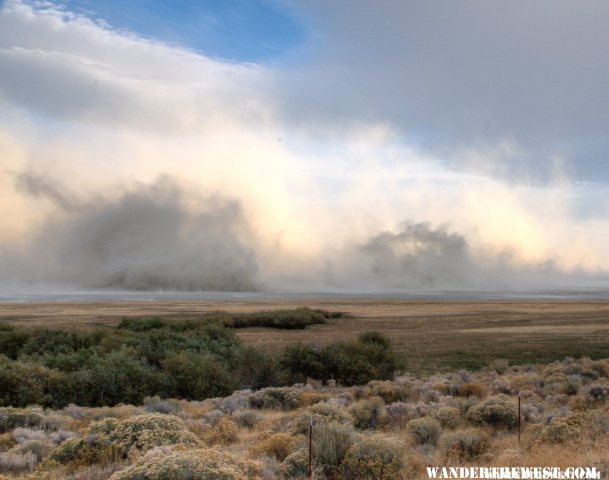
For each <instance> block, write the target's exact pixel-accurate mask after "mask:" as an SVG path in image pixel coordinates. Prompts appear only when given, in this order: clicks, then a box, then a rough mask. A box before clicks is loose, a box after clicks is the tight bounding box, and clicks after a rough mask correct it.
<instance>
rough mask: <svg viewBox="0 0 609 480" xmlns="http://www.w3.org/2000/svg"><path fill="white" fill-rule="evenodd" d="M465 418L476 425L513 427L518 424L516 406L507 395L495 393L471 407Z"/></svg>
mask: <svg viewBox="0 0 609 480" xmlns="http://www.w3.org/2000/svg"><path fill="white" fill-rule="evenodd" d="M467 419H468V420H469V421H470V422H471V423H474V424H476V425H490V426H493V427H496V428H508V429H509V428H514V427H516V426H517V425H518V408H517V407H516V405H515V404H514V403H513V402H512V400H511V399H510V397H508V396H507V395H503V394H502V395H496V396H494V397H490V398H488V399H487V400H484V401H482V402H480V403H478V404H476V405H474V406H473V407H471V408H470V409H469V410H468V411H467Z"/></svg>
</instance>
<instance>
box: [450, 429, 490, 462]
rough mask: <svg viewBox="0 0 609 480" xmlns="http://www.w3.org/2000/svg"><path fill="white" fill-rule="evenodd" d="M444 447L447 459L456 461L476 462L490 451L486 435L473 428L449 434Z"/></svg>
mask: <svg viewBox="0 0 609 480" xmlns="http://www.w3.org/2000/svg"><path fill="white" fill-rule="evenodd" d="M443 445H444V451H445V454H446V458H447V459H455V460H469V461H471V460H476V459H477V458H479V457H480V456H482V455H484V454H485V453H486V452H488V450H489V440H488V436H487V435H486V433H484V432H482V431H480V430H477V429H473V428H472V429H468V430H460V431H457V432H453V433H450V434H448V435H447V436H446V438H445V439H444V442H443Z"/></svg>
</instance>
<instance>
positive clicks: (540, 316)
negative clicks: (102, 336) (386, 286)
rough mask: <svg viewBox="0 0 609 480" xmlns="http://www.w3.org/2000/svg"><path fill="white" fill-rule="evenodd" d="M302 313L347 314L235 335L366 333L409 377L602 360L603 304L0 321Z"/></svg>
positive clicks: (33, 319)
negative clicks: (389, 348)
mask: <svg viewBox="0 0 609 480" xmlns="http://www.w3.org/2000/svg"><path fill="white" fill-rule="evenodd" d="M300 306H308V307H311V308H323V309H326V310H334V311H341V312H346V313H348V314H350V318H347V319H336V320H332V321H330V323H328V324H326V325H315V326H312V327H309V328H307V329H306V330H276V329H270V328H246V329H241V330H239V332H238V335H239V336H240V337H241V338H242V339H243V340H244V341H245V342H247V343H249V344H252V345H256V346H260V347H263V348H268V349H272V350H278V349H280V348H282V347H284V346H285V345H287V344H289V343H293V342H298V341H301V342H305V343H316V344H322V345H325V344H328V343H330V342H333V341H336V340H351V339H354V338H356V337H357V336H358V335H359V334H360V333H362V332H364V331H368V330H378V331H379V332H381V333H383V334H384V335H386V336H387V337H389V338H390V339H391V341H392V342H393V345H394V347H395V348H396V350H397V351H398V352H400V354H401V355H403V356H404V358H405V359H406V361H407V365H408V370H409V371H411V372H413V373H421V374H430V373H435V372H437V371H449V370H455V369H459V368H469V369H476V368H480V367H483V366H486V365H488V364H489V362H491V361H492V360H494V359H496V358H504V359H507V360H509V361H511V362H512V363H520V364H522V363H527V362H531V363H533V362H535V363H537V362H547V361H552V360H556V359H562V358H565V357H574V358H579V357H582V356H587V357H591V358H609V302H567V301H565V302H545V301H526V302H524V301H486V302H469V301H467V302H465V301H463V302H455V301H446V302H438V301H434V302H412V301H364V300H360V301H353V300H318V301H310V300H307V301H306V302H298V301H264V302H263V301H259V302H244V301H205V302H169V301H163V302H161V301H158V302H83V303H45V304H0V322H8V323H12V324H17V325H22V326H25V325H30V326H45V327H63V328H65V327H81V328H83V327H87V326H93V325H102V326H103V325H114V324H116V323H118V322H119V321H120V320H121V319H122V318H127V317H161V318H198V317H200V316H202V315H203V314H205V313H209V312H214V311H229V312H249V311H261V310H273V309H280V308H294V307H300Z"/></svg>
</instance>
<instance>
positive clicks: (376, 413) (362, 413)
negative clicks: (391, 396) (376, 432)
mask: <svg viewBox="0 0 609 480" xmlns="http://www.w3.org/2000/svg"><path fill="white" fill-rule="evenodd" d="M349 413H351V415H352V416H353V424H354V425H355V427H356V428H359V429H362V430H364V429H374V428H377V427H378V426H379V425H380V424H381V423H382V422H383V420H384V419H385V416H386V414H385V404H384V403H383V400H382V399H381V398H380V397H372V398H370V399H368V400H360V401H359V402H356V403H354V404H353V406H352V407H351V409H350V410H349Z"/></svg>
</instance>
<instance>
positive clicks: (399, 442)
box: [0, 302, 609, 480]
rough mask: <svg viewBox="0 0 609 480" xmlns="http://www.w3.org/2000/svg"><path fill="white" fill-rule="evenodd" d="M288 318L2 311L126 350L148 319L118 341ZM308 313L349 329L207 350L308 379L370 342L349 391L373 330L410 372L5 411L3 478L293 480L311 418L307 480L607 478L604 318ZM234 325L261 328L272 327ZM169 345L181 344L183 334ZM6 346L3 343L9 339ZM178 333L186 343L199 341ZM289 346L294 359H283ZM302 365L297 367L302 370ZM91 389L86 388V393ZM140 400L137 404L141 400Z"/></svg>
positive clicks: (211, 307) (233, 308) (1, 423)
mask: <svg viewBox="0 0 609 480" xmlns="http://www.w3.org/2000/svg"><path fill="white" fill-rule="evenodd" d="M297 306H299V305H295V304H290V303H289V302H282V303H277V304H272V305H270V304H268V303H262V304H256V305H252V304H246V303H244V304H235V303H231V304H225V303H224V304H219V303H218V302H209V303H208V304H183V303H181V304H171V303H165V304H150V305H149V304H145V305H144V304H105V305H96V304H80V305H78V304H74V305H38V306H35V305H34V306H32V305H27V306H7V305H4V306H0V318H2V319H3V320H4V323H5V324H7V323H9V324H14V325H19V326H20V327H23V326H24V325H29V326H37V327H41V326H45V327H52V328H61V329H65V328H66V327H67V326H70V328H73V327H74V325H75V324H76V323H78V324H79V325H80V326H81V327H82V326H84V327H86V328H80V329H77V331H80V332H84V333H83V335H85V336H86V335H89V334H92V332H94V331H95V330H97V328H92V327H93V326H94V325H98V326H99V325H100V324H101V329H100V331H102V332H105V333H104V334H103V335H105V336H109V337H108V338H115V337H116V336H117V335H118V338H121V339H122V338H123V337H124V338H125V339H131V340H133V339H136V338H147V337H146V336H147V335H148V336H149V335H152V333H150V332H151V330H149V328H150V327H154V328H153V330H154V329H155V328H156V327H155V322H158V321H157V320H150V321H151V322H153V323H152V325H150V324H148V323H146V322H144V323H141V322H138V321H135V322H134V321H130V320H126V321H125V322H123V324H122V327H117V329H116V330H114V329H112V328H108V326H110V325H114V326H117V325H119V323H120V320H121V319H124V318H127V319H129V318H135V317H142V316H144V317H150V316H152V315H151V314H153V313H154V315H155V316H158V317H160V318H162V319H163V322H165V323H166V325H168V326H166V327H163V328H166V329H169V330H171V329H172V328H173V329H174V330H175V328H174V327H172V325H174V323H173V321H174V320H178V319H179V320H184V319H187V320H188V319H197V318H200V317H201V315H202V314H208V313H211V312H217V311H218V310H226V311H229V312H237V313H239V314H240V315H241V314H244V313H246V312H249V311H262V310H270V309H273V308H282V309H288V308H293V307H297ZM310 306H311V307H312V308H314V309H321V308H323V309H327V310H328V311H335V312H336V311H342V312H345V313H347V314H348V315H347V316H344V317H342V318H329V317H332V316H324V318H323V319H320V320H319V321H314V322H309V321H308V320H306V322H305V323H306V325H303V326H304V327H306V328H304V329H300V328H301V326H297V327H289V328H287V329H277V327H276V328H273V329H270V328H264V327H254V328H251V327H248V328H238V329H236V330H233V329H231V331H232V332H233V333H228V332H225V331H224V330H222V332H224V333H223V334H222V336H220V337H218V336H217V335H215V336H214V338H216V339H217V338H221V339H222V341H223V342H225V343H226V342H227V341H229V343H228V344H229V345H231V349H230V352H233V353H231V355H233V356H235V355H236V356H235V359H234V360H235V362H237V363H239V362H241V360H240V359H241V356H240V355H241V353H240V352H242V350H241V349H242V348H243V347H242V346H240V345H241V344H240V343H239V342H238V341H236V340H235V339H236V338H237V337H238V338H239V339H241V340H242V341H243V342H245V345H248V344H249V345H255V346H256V348H264V349H266V350H267V351H269V352H271V353H272V354H273V355H280V357H277V358H280V360H281V361H279V360H278V362H279V363H277V364H276V365H278V366H280V367H281V368H282V369H285V371H286V372H287V371H288V370H293V371H294V372H297V371H300V370H298V369H299V368H301V369H302V368H304V370H303V371H307V372H308V371H315V368H325V369H327V368H326V367H327V364H328V359H335V357H336V355H335V354H334V353H333V350H332V348H334V347H333V346H332V343H333V342H336V341H337V340H341V341H352V342H355V339H356V338H358V336H360V338H364V339H365V340H366V341H365V342H364V343H363V344H358V343H357V342H355V343H351V344H348V345H347V347H344V346H343V347H341V348H342V350H341V353H342V354H343V355H346V356H345V359H347V360H349V361H347V362H345V363H344V365H343V364H340V369H339V370H340V371H341V372H343V371H345V372H346V373H345V375H346V376H345V379H350V380H349V381H350V382H354V383H359V382H357V381H356V380H357V379H356V378H355V377H354V376H353V372H351V371H350V370H348V369H347V370H345V368H346V367H348V366H349V365H351V363H352V361H351V360H350V359H352V358H355V357H356V356H361V355H362V352H364V353H365V355H364V357H362V358H368V359H371V358H373V357H374V356H375V355H377V354H378V350H379V349H376V350H375V349H372V350H370V351H369V348H372V347H371V345H372V346H373V345H381V346H382V341H383V340H382V338H376V337H374V335H372V336H370V337H369V338H366V337H365V336H364V337H361V335H362V334H363V333H364V332H366V331H371V330H377V331H380V332H382V334H384V335H385V336H386V337H388V338H390V339H391V340H392V344H393V346H394V347H395V348H396V350H397V351H398V353H399V354H400V355H401V356H402V357H403V358H404V359H405V360H406V371H407V372H408V373H406V374H401V375H398V376H397V377H396V378H394V379H393V380H384V381H380V380H375V381H372V382H368V383H366V384H364V385H359V386H350V387H345V386H340V385H337V384H336V382H334V381H327V382H324V383H322V382H319V381H315V380H309V381H308V382H307V383H306V384H304V383H301V384H296V385H291V386H284V387H269V388H262V389H258V390H255V391H252V390H239V391H236V392H234V393H233V394H232V395H230V396H227V397H220V398H209V399H205V400H200V401H196V400H193V399H192V398H201V397H196V396H194V395H192V394H188V395H184V396H185V397H187V398H190V400H187V399H163V398H159V397H155V396H152V397H148V398H146V399H145V400H144V401H143V403H142V404H141V405H125V404H118V405H114V406H101V407H95V408H94V407H83V406H77V405H68V406H65V407H63V408H60V407H62V406H63V405H65V404H66V403H67V402H66V403H63V404H62V405H61V404H60V403H58V404H56V405H55V407H54V408H50V406H51V405H53V402H51V401H50V400H49V402H47V403H46V405H47V407H40V406H28V407H25V408H13V407H9V406H5V407H0V480H6V479H13V478H15V479H16V478H20V479H22V480H35V479H40V480H59V479H66V480H165V479H169V478H171V479H174V480H186V479H188V480H202V479H208V480H216V479H217V480H233V479H244V480H245V479H254V480H256V479H259V480H263V479H269V480H270V479H284V478H287V479H290V478H294V479H298V478H304V476H305V474H306V466H307V451H306V447H307V437H306V435H307V432H308V425H309V422H310V420H311V419H313V421H314V436H313V459H314V477H315V478H318V479H324V478H325V479H343V478H345V479H411V478H415V479H416V478H427V475H426V473H425V467H426V466H451V465H455V466H457V465H458V466H465V465H475V466H483V465H488V466H536V467H538V466H558V467H571V466H586V467H590V466H596V467H598V468H599V469H600V470H601V471H603V472H604V475H609V463H608V457H607V452H608V451H609V360H608V358H609V322H608V321H607V320H608V318H609V304H607V303H583V302H582V303H563V304H556V303H552V304H550V303H543V302H530V303H517V302H503V303H500V302H488V303H468V302H461V303H455V302H446V303H434V304H431V303H412V302H383V303H374V302H357V303H348V302H331V303H311V304H310ZM305 314H306V315H305V316H306V317H307V318H308V317H309V316H310V312H305ZM56 315H59V316H56ZM282 315H283V314H281V315H279V316H280V317H281V316H282ZM337 316H338V315H337ZM238 318H245V319H247V321H250V320H251V319H253V322H261V321H263V322H266V323H268V320H267V319H266V316H265V315H254V316H252V315H250V314H246V315H241V316H239V317H238ZM273 318H276V317H273ZM299 318H300V317H299ZM260 319H263V320H260ZM216 320H218V318H216ZM220 320H221V323H222V324H224V325H229V324H227V323H226V322H225V321H224V320H223V319H222V318H220ZM168 321H169V323H167V322H168ZM273 321H274V320H273ZM288 324H290V325H292V324H293V322H292V320H289V322H288ZM142 325H143V326H145V329H144V330H141V329H140V327H141V326H142ZM230 326H231V327H232V328H234V327H236V326H239V327H245V326H246V325H230ZM157 327H158V326H157ZM292 328H297V329H298V330H294V329H292ZM153 330H152V331H153ZM177 330H178V333H179V335H182V333H181V328H179V329H177ZM6 332H8V333H7V335H13V333H11V330H10V329H9V330H6ZM113 332H114V333H113ZM189 332H190V330H188V329H187V330H186V331H185V332H183V333H184V334H185V335H187V336H188V337H192V334H191V333H189ZM56 333H58V334H59V332H56ZM174 333H175V332H174ZM155 335H156V334H155ZM176 335H177V333H176ZM60 337H62V338H63V334H61V335H60ZM7 338H8V337H7ZM49 338H50V337H49ZM172 338H173V337H172ZM176 338H177V339H178V340H179V338H178V337H176ZM205 338H207V337H205ZM131 340H130V341H131ZM121 341H122V340H121ZM205 341H206V342H207V340H205ZM296 341H302V342H304V344H303V345H300V346H296V347H294V346H292V347H288V345H293V343H294V342H296ZM379 342H381V343H379ZM30 343H31V342H30ZM77 343H78V342H77ZM115 343H116V342H114V341H113V342H109V343H108V342H105V343H104V345H106V346H107V345H110V344H111V345H114V344H115ZM179 344H180V343H179V342H178V343H177V344H176V345H179ZM307 344H314V345H316V346H314V347H306V345H307ZM24 345H26V346H27V345H28V344H27V343H24ZM138 345H139V344H138ZM172 345H173V344H172ZM210 345H212V346H213V344H210ZM349 345H350V346H349ZM305 347H306V348H305ZM138 348H139V347H138ZM172 348H173V347H172ZM197 348H199V347H197ZM206 348H207V347H206ZM210 348H211V347H210ZM362 348H363V349H364V350H362ZM380 350H383V351H384V350H385V349H384V347H383V348H381V349H380ZM136 351H139V350H130V352H136ZM168 351H169V350H168ZM243 351H246V350H243ZM282 352H285V353H282ZM34 353H35V352H34ZM150 353H158V350H157V349H153V350H151V351H150ZM16 355H17V354H16ZM21 355H22V354H21V353H19V354H18V355H17V356H16V357H15V359H11V360H10V362H15V363H14V365H17V366H20V368H21V367H23V368H25V367H27V369H25V370H23V371H27V372H29V373H28V375H30V374H31V375H30V376H28V377H27V378H28V379H29V380H28V381H30V380H32V379H35V378H38V377H37V376H36V375H34V374H35V373H36V372H37V370H36V369H37V368H38V367H37V366H36V365H35V364H34V363H31V361H32V359H33V360H36V361H39V360H40V361H43V360H44V361H47V362H48V361H50V360H52V361H53V362H54V361H55V360H54V358H52V357H50V360H49V359H46V360H45V359H37V358H36V357H35V356H33V357H32V356H31V355H33V354H32V353H30V357H31V358H30V359H29V360H27V359H26V360H27V361H26V360H23V358H22V356H21ZM62 355H65V353H62ZM138 355H139V354H138ZM281 355H282V356H281ZM316 355H320V357H319V358H318V357H317V356H316ZM62 358H63V357H62ZM66 358H67V357H66ZM100 358H102V357H100ZM223 358H224V357H223ZM227 358H228V357H227ZM231 358H232V357H231ZM256 358H258V357H256ZM260 358H263V357H260ZM302 358H306V359H307V361H306V362H304V363H302V362H301V359H302ZM496 358H501V360H496ZM576 358H577V359H578V360H575V359H576ZM64 360H65V359H64ZM8 361H9V360H5V362H8ZM28 362H30V363H28ZM22 363H23V365H21V364H22ZM68 363H69V362H68ZM253 363H256V364H259V363H260V362H259V360H257V361H256V362H253ZM371 364H372V363H371ZM11 365H13V364H11ZM161 365H165V363H161ZM180 365H181V364H180ZM94 367H95V365H93V366H91V368H92V369H93V368H94ZM305 367H306V368H305ZM313 367H315V368H313ZM45 368H46V367H45ZM101 370H102V371H105V367H103V368H101ZM182 370H184V369H179V371H182ZM7 371H8V370H7ZM19 371H21V370H19ZM92 371H93V370H92ZM185 371H188V369H186V370H185ZM320 371H322V370H320ZM358 371H359V369H358ZM323 372H324V375H325V377H324V378H329V377H327V374H328V372H327V371H326V370H323ZM284 373H285V372H284ZM347 374H348V375H347ZM370 374H371V375H372V373H370ZM41 378H42V377H41ZM45 378H46V377H45ZM96 378H98V376H96V375H93V376H91V379H92V381H93V380H95V379H96ZM368 378H370V377H368ZM372 378H376V377H372ZM386 378H391V377H386ZM15 379H22V377H19V376H18V377H15ZM231 380H234V378H231ZM20 381H21V380H20ZM32 381H33V380H32ZM91 384H92V385H94V384H95V382H93V383H91ZM128 384H129V385H131V384H133V382H131V381H129V382H128ZM187 384H188V385H193V383H192V382H190V381H189V382H187ZM227 385H230V383H227ZM228 391H229V392H230V390H228ZM43 393H44V392H43ZM519 394H520V397H521V401H522V414H521V419H522V434H521V441H520V442H519V441H518V437H519V435H518V408H517V405H518V401H517V400H518V395H519ZM7 398H8V397H7ZM66 398H67V397H66ZM139 398H140V400H139V402H141V398H143V397H139ZM104 401H105V400H104ZM91 404H95V402H91ZM5 405H9V404H7V403H6V402H5ZM24 405H25V404H24ZM603 478H604V477H603Z"/></svg>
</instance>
